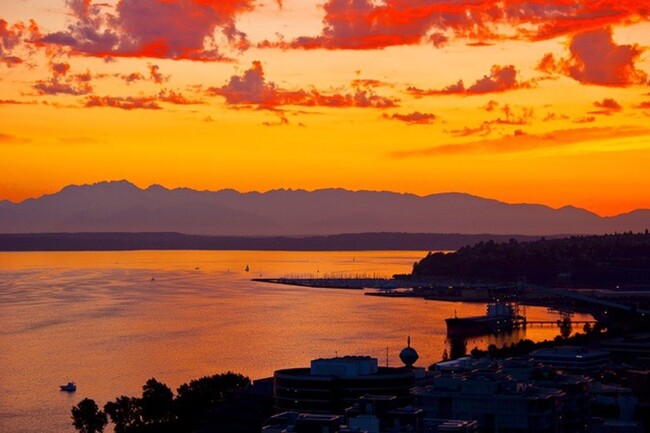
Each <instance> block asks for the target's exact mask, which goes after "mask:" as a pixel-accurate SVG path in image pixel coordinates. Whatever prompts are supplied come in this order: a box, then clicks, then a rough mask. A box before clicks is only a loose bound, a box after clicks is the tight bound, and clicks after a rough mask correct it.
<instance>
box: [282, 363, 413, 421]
mask: <svg viewBox="0 0 650 433" xmlns="http://www.w3.org/2000/svg"><path fill="white" fill-rule="evenodd" d="M414 386H415V374H414V371H413V369H411V368H408V367H400V368H398V367H379V366H378V361H377V359H376V358H371V357H369V356H344V357H336V358H326V359H316V360H314V361H312V362H311V367H310V368H290V369H284V370H278V371H276V372H275V373H274V375H273V398H274V405H275V409H276V410H278V411H291V410H293V411H299V412H312V413H335V414H343V413H344V412H345V409H347V408H348V407H350V406H352V405H353V404H354V402H355V401H356V400H357V399H359V398H360V397H361V396H363V395H365V394H380V395H392V396H395V397H396V399H397V404H398V405H399V406H405V405H407V404H409V403H410V402H411V401H412V396H411V393H410V390H411V388H413V387H414Z"/></svg>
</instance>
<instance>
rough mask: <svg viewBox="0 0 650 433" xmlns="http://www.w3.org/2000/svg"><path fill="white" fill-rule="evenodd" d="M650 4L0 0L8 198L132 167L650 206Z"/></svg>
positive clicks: (615, 209)
mask: <svg viewBox="0 0 650 433" xmlns="http://www.w3.org/2000/svg"><path fill="white" fill-rule="evenodd" d="M648 47H650V3H648V2H647V1H638V0H598V1H595V0H529V1H524V0H518V1H491V0H470V1H458V0H316V1H311V0H277V1H271V0H266V1H264V0H262V1H258V2H254V1H249V0H220V1H217V0H120V1H115V0H101V1H100V2H91V1H90V0H67V1H66V0H11V1H8V0H6V1H2V2H0V200H1V199H9V200H11V201H14V202H18V201H21V200H24V199H25V198H29V197H37V196H40V195H42V194H45V193H52V192H56V191H58V190H59V189H61V188H62V187H63V186H65V185H68V184H83V183H93V182H98V181H102V180H114V179H128V180H130V181H131V182H133V183H135V184H136V185H138V186H141V187H146V186H149V185H150V184H161V185H164V186H166V187H169V188H172V187H190V188H194V189H210V190H217V189H222V188H234V189H237V190H240V191H251V190H257V191H266V190H269V189H276V188H302V189H308V190H313V189H318V188H330V187H342V188H347V189H353V190H359V189H365V190H390V191H398V192H410V193H415V194H418V195H426V194H432V193H438V192H447V191H458V192H467V193H471V194H475V195H479V196H483V197H490V198H495V199H498V200H502V201H506V202H535V203H543V204H547V205H550V206H553V207H560V206H564V205H574V206H578V207H583V208H586V209H589V210H592V211H594V212H596V213H598V214H601V215H614V214H618V213H622V212H627V211H630V210H632V209H635V208H650V81H649V77H650V49H648Z"/></svg>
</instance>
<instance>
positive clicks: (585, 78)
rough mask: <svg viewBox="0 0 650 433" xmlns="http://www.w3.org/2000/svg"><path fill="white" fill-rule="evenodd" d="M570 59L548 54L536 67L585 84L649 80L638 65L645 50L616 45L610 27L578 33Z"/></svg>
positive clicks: (627, 84) (618, 84)
mask: <svg viewBox="0 0 650 433" xmlns="http://www.w3.org/2000/svg"><path fill="white" fill-rule="evenodd" d="M569 51H570V53H571V55H570V57H569V58H568V59H559V60H556V59H555V57H554V56H553V55H552V54H550V53H548V54H546V55H545V56H544V57H543V58H542V60H541V61H540V63H539V64H538V66H537V68H538V69H539V70H541V71H543V72H546V73H560V74H563V75H567V76H569V77H571V78H573V79H574V80H576V81H579V82H581V83H584V84H595V85H601V86H616V87H621V86H629V85H632V84H643V83H646V82H647V81H648V76H647V74H646V73H645V72H643V71H641V70H639V69H637V68H636V65H635V63H636V62H637V61H638V60H639V58H640V56H641V54H642V53H643V51H644V49H643V48H641V47H639V46H638V45H636V44H634V45H616V43H615V42H614V40H613V39H612V30H611V28H605V29H598V30H591V31H588V32H584V33H580V34H578V35H575V36H574V37H573V38H572V39H571V44H570V45H569Z"/></svg>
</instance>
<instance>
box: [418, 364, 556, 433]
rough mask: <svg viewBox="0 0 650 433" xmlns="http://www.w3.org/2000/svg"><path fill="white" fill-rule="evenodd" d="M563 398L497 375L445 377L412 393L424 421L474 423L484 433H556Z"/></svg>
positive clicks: (551, 390)
mask: <svg viewBox="0 0 650 433" xmlns="http://www.w3.org/2000/svg"><path fill="white" fill-rule="evenodd" d="M563 397H564V393H563V392H562V391H559V390H556V389H544V388H539V387H536V386H532V385H530V384H527V383H523V382H518V381H515V380H513V379H512V378H510V377H508V376H506V375H502V374H499V373H496V372H495V373H488V372H475V373H469V374H451V375H444V376H440V377H437V378H436V379H435V380H434V383H433V385H429V386H426V387H421V388H417V389H416V390H415V400H416V406H417V407H421V408H422V409H423V410H424V415H425V419H427V418H432V419H439V418H446V419H461V420H476V421H477V422H478V426H479V431H480V432H486V433H487V432H490V433H506V432H507V433H557V432H558V431H561V427H562V424H561V423H562V398H563Z"/></svg>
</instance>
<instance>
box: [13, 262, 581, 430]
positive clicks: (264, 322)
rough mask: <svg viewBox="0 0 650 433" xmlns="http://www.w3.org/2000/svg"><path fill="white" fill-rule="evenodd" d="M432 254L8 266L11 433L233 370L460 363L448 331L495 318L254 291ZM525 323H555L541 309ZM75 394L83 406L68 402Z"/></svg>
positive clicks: (415, 302) (545, 331)
mask: <svg viewBox="0 0 650 433" xmlns="http://www.w3.org/2000/svg"><path fill="white" fill-rule="evenodd" d="M425 254H426V252H422V251H365V252H358V251H355V252H283V251H120V252H42V253H41V252H30V253H0V431H2V432H5V433H22V432H64V433H66V432H73V431H74V430H73V428H72V426H71V420H70V409H71V407H72V406H73V405H75V404H76V403H78V401H80V400H81V399H82V398H84V397H91V398H93V399H95V400H96V401H97V402H98V404H99V405H100V406H103V404H104V403H106V402H107V401H109V400H112V399H114V398H115V397H118V396H120V395H139V394H140V393H141V387H142V385H143V384H144V383H145V382H146V381H147V379H149V378H151V377H155V378H156V379H158V380H159V381H162V382H165V383H166V384H168V385H169V386H170V387H171V388H172V389H174V390H175V389H176V388H177V387H178V386H179V385H181V384H182V383H184V382H188V381H190V380H191V379H194V378H198V377H201V376H204V375H211V374H215V373H220V372H225V371H229V370H230V371H235V372H238V373H242V374H244V375H247V376H249V377H251V378H252V379H256V378H262V377H267V376H271V375H272V374H273V371H275V370H277V369H281V368H289V367H300V366H307V365H309V361H310V360H312V359H315V358H319V357H332V356H335V355H337V354H338V355H370V356H374V357H377V358H379V360H380V362H381V363H382V364H385V363H386V362H388V364H389V365H401V363H400V361H399V357H398V355H399V351H400V350H401V349H402V348H403V347H404V346H405V345H406V338H407V336H411V341H412V346H413V347H414V348H415V349H417V351H418V353H419V354H420V360H419V361H418V363H417V364H416V365H419V366H428V365H429V364H431V363H433V362H436V361H438V360H440V358H441V356H442V352H443V351H444V350H445V349H449V346H448V342H447V341H446V327H445V322H444V319H445V318H446V317H450V316H452V315H454V314H458V315H459V316H464V315H479V314H483V312H484V310H485V306H484V305H481V304H471V303H456V302H436V301H424V300H422V299H415V298H397V299H395V298H392V299H388V298H380V297H374V296H364V295H363V292H362V291H358V290H336V289H316V288H304V287H293V286H282V285H275V284H268V283H259V282H252V281H251V279H252V278H257V277H264V278H274V277H282V276H319V275H326V274H327V275H333V274H336V275H343V276H346V275H347V276H355V275H364V276H391V275H393V274H395V273H408V272H410V270H411V266H412V264H413V262H414V261H416V260H419V259H420V258H422V257H423V256H424V255H425ZM247 266H248V267H249V271H248V272H247V271H246V270H245V269H246V267H247ZM527 315H528V318H529V319H530V320H555V319H557V316H556V315H554V314H553V313H549V312H548V311H547V310H546V309H545V308H541V307H528V309H527ZM576 318H588V317H586V316H582V315H576ZM556 335H558V329H557V327H554V326H550V327H545V328H539V327H536V328H529V329H527V330H525V331H523V330H522V331H518V332H516V333H514V334H511V335H502V336H498V337H495V336H489V337H480V338H475V339H472V340H470V341H468V349H471V348H473V347H479V348H485V347H487V346H488V345H489V344H497V345H502V344H504V343H509V342H512V341H518V340H519V339H520V338H524V337H526V338H531V339H533V340H542V339H548V338H553V337H555V336H556ZM69 380H74V381H76V383H77V386H78V390H77V392H76V393H65V392H60V391H59V389H58V386H59V385H60V384H64V383H67V382H68V381H69ZM107 431H111V428H110V427H109V428H107Z"/></svg>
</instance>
